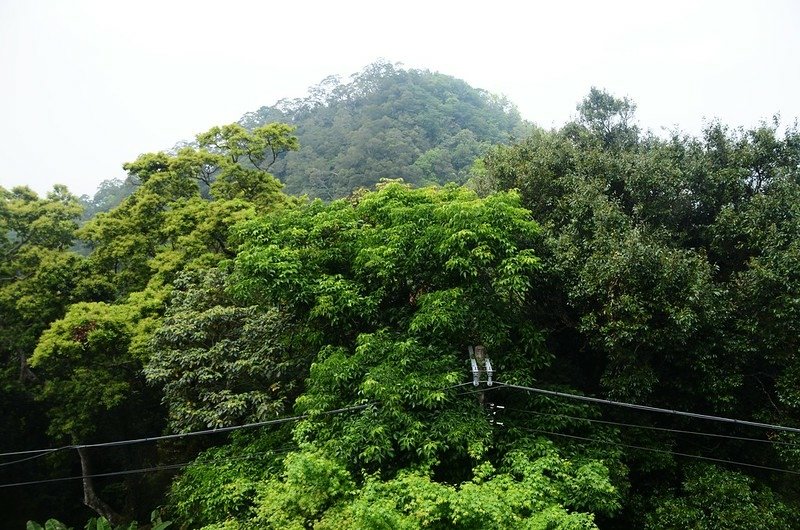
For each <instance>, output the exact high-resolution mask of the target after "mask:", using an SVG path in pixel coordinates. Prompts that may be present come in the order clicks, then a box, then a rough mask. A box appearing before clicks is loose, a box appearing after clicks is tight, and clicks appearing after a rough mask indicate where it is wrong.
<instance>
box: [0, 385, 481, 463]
mask: <svg viewBox="0 0 800 530" xmlns="http://www.w3.org/2000/svg"><path fill="white" fill-rule="evenodd" d="M471 384H472V382H465V383H458V384H455V385H451V386H448V387H445V388H444V389H442V390H452V389H454V388H460V387H462V386H467V385H471ZM375 404H376V403H374V402H373V403H366V404H363V405H355V406H352V407H343V408H339V409H334V410H327V411H323V412H317V413H313V414H300V415H297V416H289V417H285V418H276V419H274V420H266V421H259V422H254V423H246V424H243V425H232V426H229V427H218V428H214V429H204V430H201V431H191V432H187V433H177V434H165V435H162V436H149V437H145V438H134V439H127V440H116V441H112V442H100V443H92V444H73V445H64V446H61V447H55V448H49V449H28V450H22V451H10V452H5V453H0V458H1V457H7V456H20V455H30V454H35V455H36V456H31V457H27V458H22V459H19V460H14V461H11V462H2V463H0V467H3V466H9V465H12V464H17V463H20V462H27V461H29V460H33V459H34V458H40V457H42V456H45V455H47V454H52V453H55V452H58V451H66V450H70V449H91V448H95V447H116V446H121V445H132V444H139V443H145V442H155V441H160V440H174V439H178V438H186V437H189V436H200V435H206V434H217V433H224V432H230V431H236V430H239V429H249V428H255V427H263V426H266V425H278V424H282V423H288V422H292V421H299V420H304V419H308V418H312V417H314V416H327V415H332V414H340V413H343V412H352V411H356V410H363V409H365V408H368V407H371V406H373V405H375Z"/></svg>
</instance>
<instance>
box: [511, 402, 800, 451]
mask: <svg viewBox="0 0 800 530" xmlns="http://www.w3.org/2000/svg"><path fill="white" fill-rule="evenodd" d="M505 410H507V411H511V412H525V413H528V414H535V415H537V416H549V417H559V418H568V419H571V420H581V421H588V422H592V423H602V424H603V425H615V426H618V427H633V428H635V429H648V430H652V431H662V432H674V433H678V434H692V435H696V436H709V437H712V438H726V439H729V440H740V441H744V442H759V443H768V444H780V445H788V446H793V447H797V446H800V444H798V443H794V442H784V441H781V440H766V439H764V438H749V437H747V436H733V435H729V434H716V433H710V432H703V431H686V430H682V429H669V428H666V427H655V426H652V425H640V424H637V423H623V422H618V421H608V420H598V419H595V418H582V417H580V416H570V415H568V414H557V413H550V412H539V411H536V410H523V409H515V408H509V407H506V408H505Z"/></svg>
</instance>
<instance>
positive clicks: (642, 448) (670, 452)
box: [519, 427, 800, 475]
mask: <svg viewBox="0 0 800 530" xmlns="http://www.w3.org/2000/svg"><path fill="white" fill-rule="evenodd" d="M519 428H520V429H522V430H524V431H530V432H536V433H540V434H549V435H552V436H561V437H564V438H572V439H574V440H582V441H585V442H592V443H601V444H606V445H617V446H619V447H625V448H627V449H637V450H640V451H650V452H653V453H662V454H670V455H676V456H683V457H686V458H696V459H698V460H708V461H711V462H717V463H722V464H733V465H737V466H745V467H752V468H756V469H765V470H767V471H778V472H781V473H789V474H792V475H800V471H792V470H790V469H783V468H779V467H770V466H762V465H759V464H750V463H748V462H738V461H736V460H725V459H724V458H714V457H711V456H701V455H693V454H690V453H679V452H677V451H669V450H667V449H656V448H654V447H642V446H640V445H631V444H626V443H622V442H614V441H611V440H598V439H596V438H588V437H586V436H577V435H575V434H565V433H560V432H552V431H546V430H544V429H531V428H527V427H519Z"/></svg>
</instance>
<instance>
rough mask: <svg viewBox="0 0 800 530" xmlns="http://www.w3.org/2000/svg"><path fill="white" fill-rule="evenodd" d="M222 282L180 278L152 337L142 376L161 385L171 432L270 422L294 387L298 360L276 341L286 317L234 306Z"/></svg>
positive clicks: (201, 276)
mask: <svg viewBox="0 0 800 530" xmlns="http://www.w3.org/2000/svg"><path fill="white" fill-rule="evenodd" d="M225 280H226V275H225V273H223V271H221V270H220V269H208V270H204V271H201V272H199V273H197V274H189V273H185V274H183V275H181V276H179V277H178V279H177V280H176V282H175V284H174V287H175V290H174V292H173V294H172V302H171V303H170V306H169V309H168V310H167V313H166V315H165V317H164V321H163V323H162V325H161V326H160V327H159V328H158V329H157V331H156V332H155V333H154V334H153V337H152V340H151V343H150V346H149V347H150V349H151V350H152V353H151V354H150V361H149V362H148V363H147V365H146V366H145V367H144V374H145V376H146V377H147V380H148V382H150V383H151V384H155V385H158V386H159V387H163V393H164V403H165V404H166V405H167V406H168V409H169V421H170V426H171V427H172V428H173V429H174V430H178V431H189V430H196V429H203V428H208V427H221V426H225V425H232V424H239V423H248V422H254V421H262V420H266V419H268V418H272V417H275V416H276V415H279V414H281V413H283V412H284V411H285V406H286V400H287V399H288V398H289V397H291V396H292V395H293V392H294V387H295V385H296V384H297V381H296V379H297V377H298V376H297V375H296V373H297V371H298V369H299V368H298V364H299V361H300V360H301V359H302V357H301V356H299V355H298V354H297V353H296V352H290V351H287V350H286V349H284V347H283V344H281V342H280V338H281V337H282V336H283V335H284V334H285V333H286V332H287V328H288V323H287V322H286V321H285V320H286V319H284V318H282V317H281V316H280V314H279V313H278V312H277V311H275V310H270V311H267V312H266V313H263V312H260V311H257V310H256V308H255V307H241V306H237V305H236V304H235V303H234V302H233V300H231V299H230V297H229V296H228V295H227V293H226V291H225ZM292 353H294V355H292Z"/></svg>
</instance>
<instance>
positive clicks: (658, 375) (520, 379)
mask: <svg viewBox="0 0 800 530" xmlns="http://www.w3.org/2000/svg"><path fill="white" fill-rule="evenodd" d="M375 86H383V87H384V88H385V87H386V86H394V87H396V90H395V92H394V93H392V92H388V93H387V92H386V91H385V90H383V89H381V90H376V91H373V88H374V87H375ZM326 87H327V88H326ZM459 87H460V88H459ZM436 90H440V92H436ZM415 91H421V92H423V93H428V94H431V98H433V99H432V101H438V102H439V103H436V102H433V103H431V105H430V106H429V107H428V108H427V109H422V110H421V111H419V112H416V113H415V111H414V110H413V109H412V108H409V107H407V106H405V104H404V103H402V102H403V101H404V94H406V93H408V94H412V93H415ZM448 91H449V92H450V93H451V94H450V95H447V96H442V97H443V98H444V99H443V100H442V99H437V98H436V97H434V94H440V95H441V94H445V93H447V92H448ZM382 94H390V95H382ZM391 94H394V95H391ZM409 97H410V96H409ZM415 97H416V96H415ZM367 101H368V102H370V104H369V105H367V104H366V103H365V102H367ZM442 101H444V103H442ZM304 102H305V103H304ZM448 102H449V103H448ZM465 102H472V103H465ZM440 103H441V104H447V105H452V106H453V108H460V109H462V110H461V111H459V112H460V113H459V115H460V116H463V117H464V121H463V122H457V121H456V122H452V121H449V120H438V121H437V119H434V118H430V117H429V116H428V117H426V116H427V114H426V112H427V111H430V110H431V109H437V108H439V107H437V105H439V104H440ZM487 105H488V106H487ZM348 106H349V107H350V111H354V112H356V114H351V113H350V111H345V109H348ZM366 109H371V110H366ZM475 109H483V111H487V109H489V110H491V109H494V110H493V112H494V113H495V114H494V116H495V118H494V121H492V120H488V119H485V114H483V116H484V118H479V117H478V114H471V113H472V112H473V110H475ZM509 109H510V107H509V105H508V104H507V103H504V102H497V101H494V100H492V99H491V98H487V96H485V95H482V94H480V93H477V92H474V91H472V89H469V88H468V87H466V85H461V84H460V82H456V81H454V80H452V79H451V78H448V77H445V76H440V75H438V74H436V75H432V74H427V73H422V72H416V71H401V70H396V69H394V68H393V67H391V66H390V65H377V66H373V67H372V68H371V69H368V70H367V71H365V72H363V73H362V74H360V76H357V77H356V78H355V79H354V80H353V81H352V82H351V83H350V84H345V85H342V84H339V83H338V82H331V83H325V84H323V85H322V86H321V88H320V92H319V93H318V94H317V95H312V97H311V98H309V99H307V100H302V101H296V102H289V103H285V104H283V105H281V108H272V109H262V110H261V111H259V112H258V113H255V114H253V115H249V116H247V117H246V118H245V120H244V121H243V124H231V125H226V126H221V127H214V128H212V129H210V130H209V131H207V132H205V133H202V134H199V135H198V136H197V138H196V141H195V142H194V143H193V144H191V145H189V146H185V147H183V148H181V149H178V150H176V151H175V152H174V153H149V154H144V155H142V156H140V157H139V158H138V159H137V160H135V161H132V162H129V163H127V164H125V168H126V170H127V171H128V172H129V175H130V178H131V182H137V183H139V184H138V185H137V186H136V187H135V189H134V190H133V191H132V193H131V194H130V195H129V196H127V197H126V198H124V200H122V201H121V202H120V203H119V204H118V205H116V206H114V207H112V208H111V209H109V210H108V211H106V212H101V213H98V214H97V215H95V216H93V217H92V218H91V219H89V220H88V221H86V222H85V223H84V224H83V225H82V226H80V227H79V221H80V220H81V215H82V208H81V206H80V204H79V201H78V200H77V198H76V197H74V196H72V195H71V194H70V193H69V191H68V190H67V189H66V188H64V187H57V188H55V189H54V190H53V192H51V193H50V194H48V195H47V196H46V197H44V198H42V197H38V196H37V195H36V194H35V193H33V192H32V191H30V190H29V189H27V188H24V187H19V188H14V189H12V190H5V189H0V235H2V238H0V316H1V317H2V318H0V360H2V362H3V371H2V385H0V403H2V407H3V408H2V410H3V411H4V412H3V415H2V420H0V421H2V423H1V424H0V429H2V432H3V433H4V436H3V437H2V442H1V443H2V445H1V446H0V453H2V454H1V455H0V488H2V492H3V494H2V495H1V496H0V506H2V509H3V512H4V513H5V514H7V517H6V520H7V521H8V524H9V525H10V527H12V528H14V527H23V526H24V525H25V522H26V521H27V520H36V521H39V523H42V524H43V523H44V521H45V520H46V519H47V518H49V517H54V518H58V519H61V520H63V521H65V522H66V523H67V524H69V525H72V526H75V527H83V526H84V525H85V524H86V521H87V520H88V519H89V518H94V519H93V520H92V521H90V523H89V526H88V527H89V528H104V527H109V526H113V527H115V528H129V527H130V525H131V524H134V525H135V523H133V521H139V522H140V523H141V524H152V525H153V528H165V525H166V523H165V522H164V521H171V525H172V526H170V527H171V528H206V529H236V528H242V529H244V528H297V529H300V528H319V529H325V528H331V529H333V528H336V529H338V528H364V529H367V528H370V529H371V528H422V527H426V528H464V529H473V528H475V529H476V528H497V529H506V528H565V529H566V528H570V529H572V528H574V529H578V528H581V529H583V528H648V529H661V528H675V529H678V528H680V529H683V528H697V529H709V530H710V529H719V528H760V529H785V528H800V522H798V520H797V517H796V514H797V513H798V509H800V481H798V480H797V479H798V475H800V451H798V448H800V356H798V347H800V344H798V336H800V335H798V333H799V332H800V268H798V266H797V264H798V263H800V246H799V245H800V243H799V242H800V131H798V130H797V128H792V127H790V128H788V129H785V128H782V127H780V125H779V124H778V123H777V122H775V123H765V124H761V125H759V126H757V127H755V128H753V129H748V130H738V129H730V128H728V127H726V126H725V125H724V124H720V123H711V124H709V125H708V126H707V127H706V129H705V130H704V131H703V133H702V135H700V136H699V137H696V138H695V137H690V136H685V135H682V134H679V133H675V134H674V135H672V136H670V137H668V138H660V137H656V136H653V135H651V134H649V133H647V132H643V131H640V130H639V129H638V128H637V126H636V124H635V105H634V104H633V102H631V101H629V100H627V99H617V98H615V97H613V96H612V95H610V94H608V93H606V92H603V91H600V90H596V89H592V91H591V92H590V93H589V94H588V96H587V97H586V98H585V99H584V100H583V101H582V102H580V104H579V105H578V108H577V116H578V117H577V119H576V120H575V121H574V122H572V123H568V124H567V125H565V126H564V127H562V128H560V129H558V130H551V131H546V130H541V129H535V130H532V132H530V133H529V134H527V135H526V136H525V137H524V138H519V140H518V141H516V142H514V143H511V144H509V145H494V146H492V147H488V145H486V144H488V143H493V144H498V143H499V142H502V141H505V140H506V139H507V136H506V135H507V134H508V132H509V131H511V130H514V129H515V128H516V127H517V126H518V125H519V124H520V122H519V120H518V118H517V117H516V114H515V113H514V112H513V111H509ZM312 110H313V112H312ZM359 112H360V113H364V114H362V115H361V117H362V118H364V120H361V119H359V123H360V124H361V125H360V127H362V128H363V127H366V128H365V129H364V130H363V131H361V129H360V128H353V127H349V128H348V126H347V123H351V125H352V122H348V121H347V120H348V119H350V118H348V116H349V117H352V116H355V115H359V114H358V113H359ZM420 112H421V113H420ZM312 115H313V116H314V117H313V118H309V119H308V121H305V120H306V118H307V117H308V116H312ZM322 117H325V118H324V119H323V118H322ZM429 119H430V120H432V121H430V122H428V121H426V120H429ZM281 120H283V121H287V122H290V123H289V124H287V123H283V122H281ZM473 122H474V123H473ZM478 122H483V123H478ZM380 123H390V124H396V123H406V124H408V123H414V124H417V125H415V126H419V127H420V138H422V137H426V138H428V139H427V140H426V142H427V141H433V139H432V138H434V137H435V139H436V143H435V144H432V143H425V142H421V143H419V144H417V143H414V142H416V140H414V139H408V138H404V139H403V140H402V142H400V140H397V143H393V140H392V138H394V137H393V136H392V135H391V134H389V133H388V132H386V133H385V134H384V133H383V132H381V131H388V130H389V129H391V127H390V128H389V129H380V128H373V127H378V124H380ZM426 123H429V124H430V126H431V127H433V126H434V125H436V126H438V127H441V128H442V129H441V130H438V131H436V130H434V129H431V130H428V129H426V127H427V125H424V124H426ZM420 124H423V125H420ZM467 125H469V130H470V131H472V132H471V133H470V134H473V135H474V136H475V138H474V140H475V145H477V146H479V147H476V148H475V149H474V150H471V149H466V150H465V151H464V152H465V153H467V154H464V156H463V157H462V155H461V154H458V153H461V151H460V150H459V147H458V146H459V145H462V142H461V140H459V141H458V142H457V143H455V144H452V145H451V144H448V143H447V140H446V138H455V137H458V136H459V135H461V137H462V139H463V137H465V135H467V133H464V132H463V131H464V130H465V129H467ZM294 126H296V128H294ZM472 127H475V128H476V129H473V128H472ZM481 127H483V128H482V129H481ZM326 128H327V129H329V130H333V131H339V132H337V133H336V134H335V135H329V136H326V137H327V138H329V139H330V138H335V137H337V135H338V134H340V133H341V135H342V136H343V137H342V138H341V143H337V144H336V145H330V146H329V147H327V148H326V147H325V143H324V142H322V140H319V139H321V138H323V136H324V135H323V131H324V130H326ZM476 130H479V131H484V132H483V133H481V134H485V136H481V137H479V136H477V135H478V133H477V132H475V131H476ZM357 131H361V132H360V133H358V134H356V133H357ZM431 131H433V132H431ZM326 134H327V133H326ZM430 134H433V135H434V137H428V135H430ZM435 135H439V136H435ZM344 136H348V137H349V136H354V138H352V139H345V138H344ZM356 137H361V138H362V140H364V141H365V142H366V143H360V142H361V140H357V139H356ZM315 138H316V140H315ZM443 139H444V140H443ZM373 140H374V145H373V147H374V149H373V148H368V146H367V144H369V143H370V142H371V141H373ZM315 141H320V142H321V143H318V144H315V143H314V142H315ZM304 142H308V144H304ZM337 142H338V140H337ZM407 142H408V143H407ZM304 145H312V146H315V147H313V148H312V149H307V150H305V151H304V149H305V147H304ZM400 145H406V148H407V149H410V147H409V146H411V145H414V146H416V147H415V149H416V150H411V151H410V152H409V153H406V155H407V157H406V158H401V157H397V158H395V154H396V153H397V152H396V151H395V148H399V146H400ZM425 145H438V146H439V147H435V149H439V150H441V152H440V153H439V154H436V155H435V156H434V155H431V156H430V158H431V159H436V160H446V161H449V162H448V163H449V164H450V165H449V166H448V165H447V164H442V165H435V164H434V165H431V166H424V164H422V163H420V162H419V160H420V159H424V158H425V157H426V153H429V149H428V150H426V149H424V148H423V147H424V146H425ZM378 148H380V149H386V151H384V152H381V151H380V150H379V149H378ZM326 149H329V150H326ZM370 149H373V150H370ZM381 153H383V154H381ZM392 153H395V154H392ZM462 154H463V153H462ZM481 154H483V158H481V160H480V162H478V163H474V159H475V157H476V156H478V155H481ZM349 157H353V158H349ZM462 159H463V161H464V163H463V165H462V164H461V162H458V163H456V162H455V161H456V160H462ZM468 159H469V160H468ZM326 161H327V162H326ZM346 161H349V162H347V163H348V164H352V165H344V163H345V162H346ZM323 163H324V164H327V165H324V164H323ZM423 166H424V167H423ZM456 166H457V167H456ZM301 168H306V169H301ZM315 168H316V169H319V170H320V171H323V170H324V171H327V172H328V173H326V174H324V175H323V174H320V175H318V176H319V178H320V179H321V180H319V181H314V180H312V179H311V178H310V176H311V175H312V174H313V171H312V170H313V169H315ZM425 168H429V169H430V172H429V173H426V171H428V169H425ZM450 168H452V169H453V171H450ZM276 175H279V176H280V177H281V178H280V179H278V178H276ZM381 177H401V178H403V179H405V181H400V180H393V179H391V178H389V179H384V180H380V178H381ZM467 177H469V179H468V182H466V185H464V186H462V185H459V183H461V182H464V181H466V180H467ZM281 180H285V181H286V182H287V186H286V187H285V188H283V187H282V185H281ZM450 180H456V181H457V183H451V184H447V185H445V186H421V185H418V186H414V185H411V184H409V183H414V184H428V183H441V182H445V181H450ZM314 182H317V183H314ZM320 182H323V183H325V184H324V185H323V184H320ZM376 182H377V184H376V185H374V186H373V184H374V183H376ZM307 186H308V187H307ZM320 186H322V187H320ZM364 186H367V187H369V188H370V189H358V190H356V191H353V190H355V189H356V188H363V187H364ZM323 189H324V190H327V191H326V192H325V193H322V192H321V190H323ZM287 190H289V191H291V192H307V193H310V194H313V195H317V196H323V197H324V198H326V199H330V198H332V197H335V196H343V198H340V199H338V200H333V201H321V200H310V199H308V198H307V197H297V196H294V195H292V194H290V193H287ZM351 191H352V193H351ZM326 194H327V195H326ZM108 196H109V201H112V202H113V201H116V200H117V199H114V198H113V197H114V196H115V194H114V193H109V194H108ZM109 204H111V203H109ZM76 243H80V244H81V245H82V246H83V247H82V248H86V249H87V251H86V255H85V256H84V255H81V254H77V253H75V252H74V251H73V250H71V249H73V248H75V247H74V245H75V244H76ZM478 346H480V347H478ZM470 352H473V353H472V355H473V358H475V359H476V363H475V366H476V367H480V368H486V367H487V365H486V364H484V363H483V362H478V361H482V360H483V359H482V355H483V354H485V355H488V357H489V358H490V359H491V366H492V368H493V373H492V374H491V377H492V384H491V385H490V384H489V382H488V377H489V373H488V372H487V371H486V370H485V369H484V370H483V371H482V372H479V373H477V374H473V372H472V364H471V361H470V355H471V354H470ZM473 377H477V378H478V379H479V383H478V385H477V386H475V385H474V384H473ZM676 411H679V412H676ZM681 411H682V412H681ZM683 412H686V413H688V414H683ZM733 419H736V420H741V421H732V420H733ZM152 438H157V439H152ZM82 477H83V480H81V478H82ZM60 479H64V480H63V481H58V480H60ZM52 480H57V481H55V482H52ZM43 481H51V482H43ZM28 483H30V484H28ZM80 501H82V502H83V505H84V506H81V502H80ZM101 516H102V517H103V518H104V519H97V518H99V517H101ZM106 521H110V522H111V523H110V525H109V524H107V523H106ZM55 524H56V523H54V522H52V523H51V526H52V527H57V526H55ZM104 525H105V526H104ZM31 527H33V528H36V527H37V526H36V525H35V524H33V523H32V524H31Z"/></svg>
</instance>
